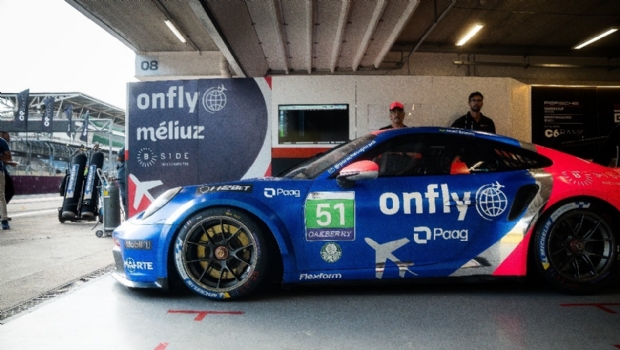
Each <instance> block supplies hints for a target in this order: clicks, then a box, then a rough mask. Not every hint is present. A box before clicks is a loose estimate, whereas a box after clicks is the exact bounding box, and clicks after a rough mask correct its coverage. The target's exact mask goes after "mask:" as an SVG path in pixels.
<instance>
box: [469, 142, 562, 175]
mask: <svg viewBox="0 0 620 350" xmlns="http://www.w3.org/2000/svg"><path fill="white" fill-rule="evenodd" d="M476 143H477V146H476V147H473V149H476V150H478V151H479V152H478V153H473V152H472V154H468V155H467V156H466V157H467V159H468V167H469V170H470V172H472V173H479V172H497V171H509V170H523V169H534V168H543V167H547V166H549V165H551V163H552V162H551V160H549V159H547V158H546V157H543V156H541V155H539V154H538V153H536V152H533V151H529V150H527V149H523V148H520V147H514V146H510V145H506V144H503V143H497V142H493V141H488V140H482V139H481V140H477V142H476Z"/></svg>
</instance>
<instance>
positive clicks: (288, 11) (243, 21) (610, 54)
mask: <svg viewBox="0 0 620 350" xmlns="http://www.w3.org/2000/svg"><path fill="white" fill-rule="evenodd" d="M66 1H67V2H68V3H69V4H71V5H72V6H74V7H75V8H76V9H78V10H79V11H81V12H82V13H83V14H84V15H86V16H87V17H88V18H90V19H91V20H93V21H94V22H96V23H97V24H99V25H100V26H101V27H103V28H104V29H105V30H107V31H108V32H109V33H111V34H112V35H114V36H115V37H116V38H118V39H119V40H121V41H122V42H123V43H125V44H126V45H127V46H129V47H130V48H131V49H132V50H134V51H135V52H136V53H137V54H143V53H152V52H193V53H197V52H198V53H205V52H221V53H222V54H223V55H224V57H226V59H227V60H228V63H229V64H230V67H231V69H232V70H233V74H234V75H237V76H245V77H262V76H266V75H278V74H333V73H341V72H344V73H347V74H369V72H377V71H382V72H386V71H390V70H394V69H400V68H401V67H402V66H403V64H404V63H405V62H406V61H407V60H408V59H409V56H411V55H412V54H413V53H416V52H423V53H444V54H445V53H454V54H458V55H492V56H499V55H511V56H522V57H525V58H527V57H532V56H547V57H561V58H563V59H565V60H570V59H576V58H582V57H590V58H592V57H594V58H598V59H602V60H603V61H604V62H607V65H608V69H610V70H611V69H618V68H619V63H618V62H619V60H620V31H619V32H616V33H614V34H611V35H609V36H608V37H605V38H603V39H601V40H599V41H598V42H596V43H593V44H591V45H589V46H586V47H584V48H582V49H580V50H575V49H573V47H574V46H575V45H577V44H579V43H581V42H583V41H584V40H586V39H588V38H590V37H592V36H595V35H597V34H600V33H602V32H604V31H606V30H608V29H609V28H620V1H618V0H562V1H558V0H510V1H502V0H434V1H433V0H394V1H383V0H363V1H362V0H356V1H326V0H323V1H307V0H301V1H300V0H262V1H231V0H186V1H165V0H152V1H87V0H66ZM166 19H168V20H170V21H171V22H172V23H174V25H175V26H176V27H177V28H178V29H179V31H180V32H181V33H182V35H183V36H184V37H185V38H186V40H187V41H186V43H182V42H181V41H180V40H179V39H177V38H176V37H175V36H174V34H173V33H172V32H171V31H170V30H169V29H168V27H166V25H165V24H164V20H166ZM477 23H479V24H482V25H484V27H483V28H482V30H481V31H480V32H479V33H478V35H476V36H475V37H474V38H473V39H472V40H471V41H470V42H468V43H467V44H466V45H464V46H460V47H459V46H456V45H455V43H456V42H457V40H458V39H459V38H460V37H461V36H462V35H464V34H465V32H466V31H467V30H468V29H469V28H470V27H472V26H473V25H474V24H477ZM409 64H416V63H415V62H413V63H409Z"/></svg>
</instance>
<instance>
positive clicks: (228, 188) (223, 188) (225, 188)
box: [196, 185, 252, 193]
mask: <svg viewBox="0 0 620 350" xmlns="http://www.w3.org/2000/svg"><path fill="white" fill-rule="evenodd" d="M196 192H197V193H211V192H247V193H251V192H252V185H216V186H201V187H198V190H197V191H196Z"/></svg>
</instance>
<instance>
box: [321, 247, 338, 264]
mask: <svg viewBox="0 0 620 350" xmlns="http://www.w3.org/2000/svg"><path fill="white" fill-rule="evenodd" d="M341 257H342V248H340V246H339V245H338V244H337V243H333V242H329V243H325V245H323V247H322V248H321V259H323V260H325V261H326V262H328V263H330V264H331V263H335V262H336V261H338V260H340V258H341Z"/></svg>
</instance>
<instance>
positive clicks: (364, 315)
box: [0, 274, 620, 350]
mask: <svg viewBox="0 0 620 350" xmlns="http://www.w3.org/2000/svg"><path fill="white" fill-rule="evenodd" d="M3 323H4V324H2V325H1V326H0V349H2V350H27V349H128V350H129V349H131V350H134V349H156V350H164V349H166V350H173V349H562V350H567V349H610V350H612V349H620V286H614V287H612V288H609V289H608V290H606V291H605V293H603V294H600V295H596V296H568V295H563V294H558V293H556V292H553V291H549V290H546V289H542V288H537V287H532V286H528V285H524V284H521V283H516V282H510V281H509V282H489V283H459V284H440V285H413V286H412V285H409V286H391V287H359V286H357V287H335V288H334V287H332V288H325V287H304V288H295V289H292V290H275V291H269V292H266V293H264V294H262V295H259V296H257V297H255V298H253V299H250V300H245V301H238V302H214V301H210V300H208V299H205V298H203V297H200V296H197V295H194V294H192V293H189V292H187V293H181V294H178V295H169V294H164V293H159V292H155V291H145V290H130V289H127V288H125V287H123V286H121V285H120V284H119V283H117V282H116V281H115V280H114V279H113V278H112V277H111V276H110V275H109V274H107V275H104V276H102V277H100V278H97V279H95V280H93V281H91V282H87V283H85V284H84V285H83V286H81V287H80V288H78V289H76V290H73V291H71V292H69V293H67V294H64V295H62V296H60V297H57V298H55V299H52V300H50V301H48V302H46V303H44V304H41V305H40V306H38V307H36V308H34V309H31V310H29V311H27V312H25V313H22V314H20V315H17V316H15V317H12V318H8V319H6V320H4V321H3Z"/></svg>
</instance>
